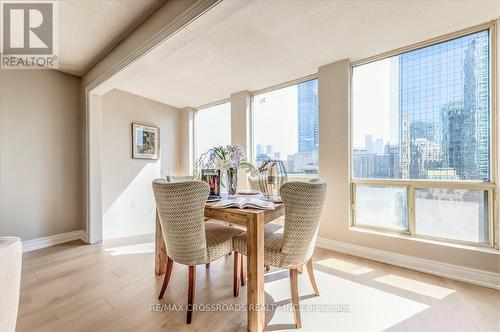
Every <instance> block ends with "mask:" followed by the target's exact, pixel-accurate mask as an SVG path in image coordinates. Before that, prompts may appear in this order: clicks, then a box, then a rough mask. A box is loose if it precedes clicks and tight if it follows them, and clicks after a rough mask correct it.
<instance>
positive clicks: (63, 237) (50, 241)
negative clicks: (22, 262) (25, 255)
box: [23, 229, 86, 252]
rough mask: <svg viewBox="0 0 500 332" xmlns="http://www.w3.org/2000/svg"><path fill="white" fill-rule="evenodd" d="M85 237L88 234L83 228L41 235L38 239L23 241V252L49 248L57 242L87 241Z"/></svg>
mask: <svg viewBox="0 0 500 332" xmlns="http://www.w3.org/2000/svg"><path fill="white" fill-rule="evenodd" d="M85 238H86V234H85V231H84V230H82V229H80V230H77V231H73V232H68V233H62V234H55V235H51V236H46V237H40V238H38V239H33V240H28V241H23V252H28V251H33V250H38V249H42V248H47V247H50V246H55V245H56V244H61V243H65V242H70V241H75V240H82V241H85Z"/></svg>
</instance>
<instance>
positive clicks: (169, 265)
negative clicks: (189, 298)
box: [158, 257, 174, 300]
mask: <svg viewBox="0 0 500 332" xmlns="http://www.w3.org/2000/svg"><path fill="white" fill-rule="evenodd" d="M173 266H174V261H173V260H171V259H170V257H167V270H166V271H165V276H164V277H163V285H161V290H160V295H159V296H158V300H161V299H162V298H163V294H165V290H166V289H167V286H168V281H169V280H170V276H171V275H172V267H173Z"/></svg>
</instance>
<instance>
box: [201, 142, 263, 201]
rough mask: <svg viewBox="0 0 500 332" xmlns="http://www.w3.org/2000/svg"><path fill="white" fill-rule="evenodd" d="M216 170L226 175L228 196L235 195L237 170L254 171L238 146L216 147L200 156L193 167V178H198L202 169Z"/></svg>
mask: <svg viewBox="0 0 500 332" xmlns="http://www.w3.org/2000/svg"><path fill="white" fill-rule="evenodd" d="M204 168H205V169H207V168H208V169H218V170H220V171H222V172H226V173H227V185H228V192H229V194H230V195H234V194H236V189H237V182H238V178H237V176H238V169H240V168H243V169H246V170H247V171H254V170H255V167H254V166H253V165H252V163H250V162H249V161H248V160H247V158H246V157H245V152H244V151H243V148H242V147H241V146H240V145H238V144H233V145H226V146H216V147H213V148H211V149H209V150H208V151H207V152H205V153H204V154H202V155H201V156H200V158H199V159H198V160H197V162H196V165H195V176H196V177H197V178H199V177H200V174H201V170H202V169H204Z"/></svg>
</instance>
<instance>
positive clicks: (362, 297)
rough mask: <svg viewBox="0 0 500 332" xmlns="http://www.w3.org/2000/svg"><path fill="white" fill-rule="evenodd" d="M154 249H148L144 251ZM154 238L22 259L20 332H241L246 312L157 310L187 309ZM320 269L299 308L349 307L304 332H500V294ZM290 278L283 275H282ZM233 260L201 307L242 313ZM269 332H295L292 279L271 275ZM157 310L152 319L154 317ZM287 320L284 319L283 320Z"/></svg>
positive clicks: (357, 262)
mask: <svg viewBox="0 0 500 332" xmlns="http://www.w3.org/2000/svg"><path fill="white" fill-rule="evenodd" d="M148 241H149V242H148ZM153 241H154V237H153V236H151V235H147V236H138V237H133V238H128V239H127V238H124V239H115V240H110V241H105V242H104V243H102V244H98V245H93V246H88V245H84V244H82V243H81V242H79V241H75V242H72V243H67V244H64V245H58V246H54V247H51V248H46V249H42V250H38V251H34V252H29V253H26V254H25V255H24V257H23V259H24V261H23V269H22V279H21V280H22V281H21V296H20V308H19V316H18V326H17V327H18V329H17V330H18V331H51V332H52V331H54V332H58V331H61V332H63V331H64V332H66V331H200V330H210V331H245V330H246V312H245V311H232V310H228V311H225V310H221V309H219V310H216V311H195V312H193V321H192V324H191V325H186V324H185V318H186V313H185V311H182V310H181V311H177V310H173V309H172V308H173V307H172V306H171V307H170V310H165V308H167V307H164V308H163V310H162V308H161V307H160V310H157V309H158V308H157V307H155V306H157V305H184V306H185V304H186V303H187V280H188V278H187V277H188V274H187V268H186V267H185V266H182V265H179V264H174V268H173V272H172V278H171V280H170V283H169V286H168V288H167V291H166V292H165V295H164V298H163V299H162V300H161V301H158V300H157V296H158V292H159V289H160V287H161V283H162V277H161V276H156V275H155V274H154V273H152V270H153V266H154V254H153V252H152V251H151V252H149V251H148V250H147V248H149V244H151V247H152V243H153ZM313 260H314V269H315V274H316V278H317V282H318V287H319V291H320V294H321V295H320V296H318V297H315V296H312V295H313V294H312V289H311V286H310V284H309V280H308V279H307V276H305V277H304V276H299V296H300V303H301V304H304V305H313V304H314V305H320V306H321V305H331V304H342V303H343V304H347V305H350V306H351V310H350V311H349V312H346V313H334V312H328V311H321V310H320V311H317V312H314V311H313V312H308V311H304V310H302V312H301V317H302V321H303V323H302V330H304V331H307V330H311V331H313V330H337V331H344V330H350V331H366V330H385V331H458V330H468V331H471V330H474V331H475V330H481V331H499V330H500V328H499V326H500V321H499V315H498V312H499V309H498V308H500V291H496V290H492V289H488V288H484V287H479V286H473V285H469V284H466V283H461V282H457V281H452V280H448V279H445V278H440V277H435V276H431V275H427V274H425V273H419V272H415V271H410V270H407V269H402V268H398V267H394V266H391V265H387V264H380V263H377V262H373V261H369V260H366V259H361V258H357V257H353V256H349V255H345V254H340V253H335V252H332V251H328V250H324V249H317V250H316V252H315V256H314V259H313ZM281 272H285V273H281ZM232 273H233V259H232V257H223V258H221V259H219V260H217V261H215V262H213V263H212V264H211V265H210V269H206V268H205V266H200V267H199V268H198V270H197V274H196V278H197V279H196V285H197V286H196V294H195V304H199V305H205V306H208V305H214V304H217V305H219V306H221V308H222V306H223V305H226V309H228V308H231V306H233V308H234V306H236V305H244V304H245V303H246V296H245V294H246V286H244V287H242V289H241V291H240V296H239V297H237V298H235V297H233V291H232V282H233V279H232ZM265 280H266V292H265V297H266V301H267V302H266V303H269V304H273V305H276V306H277V308H278V309H276V308H275V309H274V310H273V311H269V312H267V313H266V324H268V329H270V330H283V329H290V328H293V315H292V313H291V312H286V304H287V303H290V291H289V279H288V274H287V273H286V271H281V270H278V269H275V268H273V269H271V271H269V272H266V276H265ZM154 308H156V309H154ZM283 310H285V312H283Z"/></svg>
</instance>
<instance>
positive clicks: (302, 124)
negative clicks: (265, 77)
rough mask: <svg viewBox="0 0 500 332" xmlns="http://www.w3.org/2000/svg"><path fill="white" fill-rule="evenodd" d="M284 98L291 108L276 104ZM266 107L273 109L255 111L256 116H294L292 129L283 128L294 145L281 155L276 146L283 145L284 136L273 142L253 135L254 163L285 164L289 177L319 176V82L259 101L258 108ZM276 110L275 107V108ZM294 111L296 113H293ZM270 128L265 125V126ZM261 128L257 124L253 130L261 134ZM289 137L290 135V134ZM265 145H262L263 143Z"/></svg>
mask: <svg viewBox="0 0 500 332" xmlns="http://www.w3.org/2000/svg"><path fill="white" fill-rule="evenodd" d="M284 98H286V99H287V101H288V104H290V103H293V104H294V107H293V108H288V109H287V108H285V107H284V106H285V103H278V101H279V100H280V99H281V101H282V100H283V99H284ZM266 103H269V104H273V105H274V106H275V107H274V108H269V107H265V108H263V109H259V108H257V112H256V114H257V116H259V115H260V114H261V113H262V114H263V113H264V112H265V111H267V110H268V112H266V114H267V115H269V114H272V113H275V114H276V113H280V112H283V113H284V114H283V116H288V117H289V116H290V113H292V114H293V113H296V122H295V123H294V125H293V126H292V127H288V128H286V131H285V132H286V133H287V136H288V137H287V138H288V140H287V141H288V143H291V141H292V140H293V141H295V142H294V143H295V147H294V148H293V149H290V150H288V151H282V150H281V149H280V148H279V147H278V148H276V145H278V144H281V143H282V142H283V140H284V139H283V133H284V132H280V134H281V137H280V138H279V139H276V140H266V141H264V139H262V137H261V136H260V135H259V134H256V135H255V137H256V141H257V142H256V144H255V160H254V161H255V163H257V164H260V163H261V162H262V161H264V160H268V159H278V160H283V161H284V162H285V166H286V169H287V172H289V173H309V174H317V173H318V146H319V123H318V81H317V80H311V81H306V82H303V83H299V84H297V85H294V86H292V87H288V88H284V89H280V90H276V91H273V92H271V93H268V94H267V95H265V96H260V97H259V104H258V105H265V104H266ZM276 106H277V107H276ZM294 111H295V112H294ZM269 124H272V123H270V122H267V123H266V125H269ZM262 125H264V124H260V125H259V122H258V121H256V125H255V126H254V127H255V129H254V132H255V130H259V132H260V133H262ZM290 133H292V134H290ZM263 142H265V143H263Z"/></svg>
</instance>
